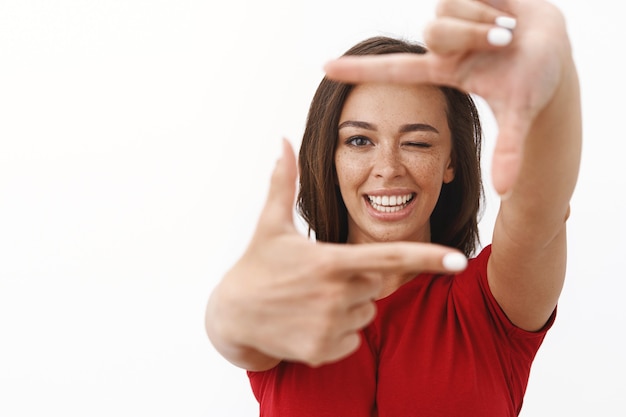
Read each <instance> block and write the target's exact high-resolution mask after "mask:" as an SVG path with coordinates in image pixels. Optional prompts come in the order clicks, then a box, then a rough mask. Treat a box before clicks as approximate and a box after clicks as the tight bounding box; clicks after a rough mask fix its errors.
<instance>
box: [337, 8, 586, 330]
mask: <svg viewBox="0 0 626 417" xmlns="http://www.w3.org/2000/svg"><path fill="white" fill-rule="evenodd" d="M501 16H506V17H507V18H511V17H513V18H515V19H516V22H517V25H516V26H515V28H514V29H513V30H512V32H510V33H508V32H506V30H507V29H505V28H503V27H499V26H498V25H497V24H496V22H497V20H496V19H497V18H498V17H501ZM494 34H495V35H496V36H494ZM511 34H512V36H510V35H511ZM424 35H425V39H426V43H427V45H428V47H429V50H430V52H429V53H427V54H426V55H421V56H415V55H410V54H397V55H391V56H390V55H388V56H369V57H346V58H340V59H338V60H335V61H332V62H330V63H328V64H327V66H326V73H327V75H328V76H329V77H330V78H333V79H336V80H339V81H345V82H356V83H358V82H401V83H431V84H438V85H449V86H454V87H457V88H460V89H462V90H465V91H469V92H472V93H475V94H478V95H480V96H481V97H483V98H484V99H485V100H486V101H487V102H488V103H489V105H490V107H491V109H492V110H493V112H494V115H495V117H496V120H497V122H498V127H499V132H498V139H497V142H496V147H495V150H494V155H493V166H492V173H493V181H494V184H493V185H494V187H495V189H496V191H497V192H498V193H500V194H501V195H504V196H505V198H504V199H503V202H502V204H501V209H500V212H499V214H498V217H497V220H496V225H495V228H494V236H493V246H492V256H491V258H490V262H489V266H488V274H489V284H490V287H491V289H492V291H493V294H494V296H495V298H496V300H497V301H498V303H499V304H500V305H501V307H502V308H503V310H504V311H505V313H506V314H507V315H508V317H509V318H510V319H511V321H512V322H513V323H515V324H516V325H517V326H519V327H521V328H524V329H528V330H536V329H538V328H540V327H542V326H543V324H544V323H545V322H546V320H547V319H548V317H549V315H550V313H551V312H552V311H553V310H554V307H555V306H556V302H557V300H558V297H559V294H560V292H561V289H562V286H563V279H564V276H565V264H566V235H565V221H566V219H567V216H568V213H569V200H570V197H571V195H572V193H573V190H574V186H575V184H576V179H577V175H578V166H579V161H580V152H581V114H580V95H579V85H578V77H577V74H576V68H575V65H574V62H573V59H572V54H571V48H570V44H569V39H568V35H567V31H566V28H565V22H564V19H563V15H562V14H561V12H560V11H559V10H558V9H557V8H555V7H554V6H553V5H552V4H550V3H549V2H547V1H544V0H478V1H476V0H441V1H440V2H439V6H438V8H437V19H435V21H434V22H432V24H431V25H429V26H428V27H427V29H426V31H425V34H424ZM505 35H506V36H505ZM494 38H495V39H496V40H498V41H499V42H494V41H493V39H494ZM490 39H491V41H490Z"/></svg>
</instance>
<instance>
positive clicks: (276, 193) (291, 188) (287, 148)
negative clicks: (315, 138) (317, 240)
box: [257, 139, 298, 235]
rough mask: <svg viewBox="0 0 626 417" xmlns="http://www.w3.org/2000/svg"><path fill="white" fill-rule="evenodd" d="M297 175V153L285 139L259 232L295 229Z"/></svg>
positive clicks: (261, 217)
mask: <svg viewBox="0 0 626 417" xmlns="http://www.w3.org/2000/svg"><path fill="white" fill-rule="evenodd" d="M297 177H298V169H297V165H296V155H295V153H294V151H293V148H292V146H291V144H290V143H289V141H288V140H287V139H283V153H282V155H281V157H280V158H279V159H278V161H277V162H276V167H275V168H274V172H273V173H272V178H271V181H270V187H269V191H268V193H267V200H266V202H265V206H264V207H263V210H262V211H261V216H260V218H259V224H258V226H257V234H259V233H260V234H265V235H267V234H275V233H277V232H284V231H288V230H293V229H294V225H293V205H294V200H295V196H296V180H297Z"/></svg>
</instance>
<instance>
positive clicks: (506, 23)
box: [496, 16, 517, 30]
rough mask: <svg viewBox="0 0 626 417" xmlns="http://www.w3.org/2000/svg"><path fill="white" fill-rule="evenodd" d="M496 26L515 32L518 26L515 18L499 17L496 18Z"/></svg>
mask: <svg viewBox="0 0 626 417" xmlns="http://www.w3.org/2000/svg"><path fill="white" fill-rule="evenodd" d="M496 25H498V26H500V27H501V28H505V29H509V30H513V29H515V25H517V20H516V19H515V18H514V17H509V16H498V17H496Z"/></svg>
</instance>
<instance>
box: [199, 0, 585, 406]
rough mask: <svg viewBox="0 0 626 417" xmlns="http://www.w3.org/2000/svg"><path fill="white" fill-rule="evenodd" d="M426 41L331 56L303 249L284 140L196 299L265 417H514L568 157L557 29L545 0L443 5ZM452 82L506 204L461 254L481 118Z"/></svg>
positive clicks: (558, 20)
mask: <svg viewBox="0 0 626 417" xmlns="http://www.w3.org/2000/svg"><path fill="white" fill-rule="evenodd" d="M494 22H496V23H494ZM515 22H516V23H517V25H516V26H515V27H514V25H513V24H514V23H515ZM513 27H514V29H513ZM425 39H426V43H427V44H428V47H429V52H428V53H423V52H424V51H423V50H421V49H420V47H418V46H413V45H410V44H406V43H403V42H399V41H395V40H393V39H388V38H375V39H370V40H367V41H365V42H363V43H362V44H360V45H357V46H356V47H355V48H353V49H352V50H351V51H349V52H348V54H350V55H352V56H346V57H342V58H340V59H339V60H337V61H334V62H331V63H329V64H328V65H327V67H326V71H327V79H326V80H324V81H322V83H321V84H320V87H319V89H318V91H317V93H316V97H315V98H314V100H313V103H312V106H311V110H310V113H309V119H308V121H307V129H306V131H305V135H304V138H303V142H302V147H301V152H300V165H301V167H300V168H301V190H300V194H299V196H298V207H299V208H300V211H301V213H302V214H303V217H304V218H305V219H306V220H307V221H308V223H309V226H310V228H311V230H312V231H313V232H314V233H315V237H316V239H317V240H318V242H317V243H313V242H311V241H309V240H308V239H306V238H305V237H303V236H300V235H298V233H297V232H296V230H295V227H294V225H293V219H292V217H291V211H292V204H293V199H294V195H295V178H296V167H295V161H294V159H295V157H294V155H293V153H292V151H291V148H290V147H289V145H288V144H285V151H284V155H283V157H282V158H281V160H280V161H279V162H278V164H277V167H276V170H275V172H274V174H273V177H272V184H271V187H270V192H269V196H268V201H267V203H266V206H265V208H264V210H263V213H262V214H261V217H260V219H259V224H258V228H257V230H256V232H255V234H254V236H253V238H252V241H251V243H250V246H249V247H248V248H247V250H246V252H245V253H244V254H243V256H242V257H241V258H240V260H239V261H238V262H237V263H236V264H235V265H234V266H233V268H232V269H231V270H230V271H229V272H228V273H227V274H226V275H225V276H224V278H223V280H222V281H221V283H220V284H219V285H218V286H217V287H216V289H215V290H214V292H213V294H212V295H211V297H210V299H209V303H208V306H207V316H206V323H207V332H208V334H209V337H210V339H211V341H212V342H213V344H214V345H215V347H216V348H217V350H218V351H219V352H220V353H221V354H222V355H224V357H225V358H227V359H228V360H230V361H231V362H232V363H234V364H236V365H238V366H240V367H242V368H244V369H247V370H248V371H249V376H250V380H251V384H252V388H253V391H254V393H255V395H256V397H257V399H258V400H259V402H260V408H261V415H267V416H275V415H280V416H309V415H310V416H412V415H428V416H456V415H464V416H474V415H476V416H483V417H485V416H514V415H517V414H519V412H520V409H521V405H522V401H523V396H524V392H525V389H526V384H527V382H528V376H529V372H530V367H531V364H532V361H533V359H534V356H535V354H536V352H537V350H538V349H539V347H540V345H541V343H542V341H543V338H544V336H545V334H546V332H547V330H548V329H549V328H550V326H551V325H552V323H553V320H554V317H555V311H556V305H557V301H558V297H559V295H560V291H561V289H562V286H563V279H564V276H565V265H566V234H565V229H566V226H565V222H566V219H567V217H568V215H569V200H570V198H571V195H572V193H573V190H574V186H575V183H576V178H577V173H578V165H579V161H580V147H581V126H580V125H581V116H580V99H579V91H578V80H577V75H576V70H575V65H574V63H573V59H572V56H571V50H570V46H569V41H568V37H567V33H566V30H565V24H564V21H563V17H562V15H561V13H560V12H559V11H558V10H557V9H555V8H554V6H552V5H550V4H549V3H546V2H544V1H542V0H527V1H514V0H502V1H491V2H482V1H474V0H454V1H452V0H449V1H442V2H441V4H440V7H438V16H437V19H436V20H435V21H434V22H433V23H432V24H431V25H430V26H429V27H428V28H427V30H426V32H425ZM397 52H402V53H400V54H398V53H397ZM407 52H408V53H407ZM354 55H368V56H354ZM331 79H332V80H333V81H330V80H331ZM343 83H351V84H350V85H348V84H343ZM441 85H445V86H449V87H445V88H444V87H437V86H441ZM450 87H452V88H450ZM459 90H460V91H470V92H472V93H476V94H479V95H481V96H482V97H483V98H484V99H485V100H486V101H487V102H488V103H489V105H490V106H491V108H492V110H493V112H494V115H495V117H496V120H497V121H498V126H499V134H498V142H497V145H496V149H495V153H494V160H493V179H494V187H495V188H496V190H497V191H498V192H499V193H500V194H501V195H502V196H503V199H502V203H501V206H500V211H499V214H498V217H497V220H496V224H495V227H494V231H493V240H492V243H491V244H490V245H487V246H485V247H484V248H483V249H482V250H480V252H479V253H478V254H477V255H476V256H475V257H474V258H471V259H470V260H469V262H467V261H466V258H465V256H473V255H474V252H475V249H476V248H477V228H476V227H477V226H476V216H477V213H478V209H479V201H480V191H481V183H480V173H479V169H478V160H479V153H480V152H479V151H480V141H479V139H480V127H479V124H478V122H477V118H476V111H475V108H474V106H473V104H472V102H471V99H470V97H469V96H468V95H466V94H463V93H461V92H460V91H459ZM345 243H347V244H345ZM464 255H465V256H464Z"/></svg>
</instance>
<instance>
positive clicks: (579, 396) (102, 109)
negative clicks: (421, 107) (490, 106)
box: [0, 0, 626, 417]
mask: <svg viewBox="0 0 626 417" xmlns="http://www.w3.org/2000/svg"><path fill="white" fill-rule="evenodd" d="M556 3H557V4H558V5H560V6H561V8H562V10H563V11H564V13H565V15H566V17H567V19H568V22H569V23H568V24H569V30H570V34H571V38H572V41H573V44H574V54H575V59H576V61H577V63H578V67H579V71H580V76H581V82H582V90H583V100H584V103H583V107H584V108H583V111H584V134H585V144H584V156H583V163H582V170H581V175H580V181H579V184H578V188H577V190H576V194H575V196H574V199H573V201H572V216H571V219H570V221H569V230H570V234H569V240H570V258H569V265H568V267H569V270H568V278H567V282H566V285H565V289H564V291H563V295H562V298H561V303H560V309H559V315H558V320H557V322H556V324H555V326H554V328H553V329H552V330H551V331H550V333H549V334H548V337H547V338H546V341H545V343H544V345H543V347H542V349H541V350H540V352H539V354H538V356H537V359H536V361H535V364H534V367H533V370H532V374H531V379H530V383H529V388H528V392H527V395H526V400H525V406H524V409H523V412H522V415H523V416H524V417H530V416H555V415H560V416H573V415H576V416H579V415H580V416H582V415H597V416H618V415H623V395H624V393H625V392H626V382H625V379H624V377H623V376H624V373H625V372H626V361H625V359H624V357H625V355H624V353H623V352H625V351H626V342H625V341H624V340H625V339H624V337H623V332H624V329H625V328H626V323H625V318H626V307H625V302H624V296H623V294H624V292H625V290H626V284H625V283H624V278H626V273H625V272H624V266H623V265H624V259H625V257H626V253H625V252H626V250H625V249H626V245H625V244H624V235H625V232H626V227H625V224H624V213H625V212H626V202H625V198H624V191H625V190H626V180H625V175H624V171H623V169H624V156H623V149H624V139H625V135H624V128H623V126H624V109H625V107H624V105H623V102H622V100H623V97H624V95H625V94H626V89H625V87H624V82H623V74H625V73H626V68H625V67H624V59H623V56H622V55H623V54H622V49H623V41H624V38H625V37H624V31H623V25H622V22H623V19H622V18H621V15H620V14H619V13H617V12H616V10H615V8H616V7H617V6H616V3H615V2H613V1H609V0H596V1H593V2H590V1H583V0H569V1H566V0H560V1H557V2H556ZM434 5H435V1H434V0H421V1H417V0H413V1H408V0H387V1H385V2H382V1H371V0H367V1H363V0H359V1H356V0H349V1H337V0H333V1H327V0H318V1H315V2H299V3H298V2H293V1H287V0H282V1H281V0H266V1H263V2H259V1H253V0H244V1H232V2H226V1H221V2H212V1H192V0H144V1H137V0H108V1H87V0H75V1H71V0H62V1H61V0H60V1H48V0H40V1H24V0H22V1H18V0H15V1H10V0H0V416H3V417H4V416H7V417H17V416H38V415H63V416H94V417H95V416H113V415H115V416H124V417H125V416H144V415H145V416H148V415H149V416H155V417H161V416H163V417H165V416H185V417H191V416H255V415H256V414H257V406H256V402H255V400H254V398H253V396H252V393H251V391H250V389H249V386H248V381H247V378H246V376H245V374H244V372H243V371H241V370H239V369H237V368H235V367H233V366H232V365H230V364H228V363H227V362H225V361H224V360H223V359H222V358H221V357H220V356H219V355H218V354H217V353H216V352H215V351H214V350H213V348H212V346H211V345H210V343H209V342H208V339H207V338H206V336H205V334H204V327H203V319H204V317H203V316H204V307H205V303H206V299H207V297H208V294H209V293H210V291H211V289H212V288H213V286H214V285H215V284H216V283H217V282H218V280H219V279H220V276H221V275H222V274H223V272H224V271H225V270H226V269H227V268H228V266H229V265H230V264H231V263H232V262H233V261H234V260H235V259H236V257H237V256H238V254H239V253H240V252H241V251H242V250H243V248H244V247H245V245H246V243H247V240H248V238H249V237H250V235H251V233H252V230H253V227H254V224H255V222H256V218H257V216H258V213H259V209H260V207H261V206H262V204H263V200H264V197H265V192H266V191H267V184H268V179H269V174H270V171H271V169H272V167H273V165H274V162H275V159H276V157H277V156H278V154H279V152H280V141H281V138H282V137H283V136H285V137H288V138H289V139H291V141H292V143H294V145H295V146H296V147H297V146H298V145H299V140H300V135H301V134H302V130H303V126H304V120H305V117H306V111H307V109H308V104H309V101H310V99H311V97H312V94H313V91H314V89H315V88H316V86H317V83H318V82H319V80H320V78H321V77H322V75H323V73H322V70H321V68H322V65H323V64H324V62H325V61H326V60H328V59H330V58H333V57H335V56H337V55H339V54H340V53H342V52H343V51H344V50H345V49H347V48H348V47H350V46H351V45H352V44H353V43H355V42H357V41H359V40H361V39H362V38H365V37H367V36H371V35H378V34H387V35H394V36H401V37H406V38H409V39H414V40H420V39H421V32H422V29H423V27H424V24H425V23H426V22H427V21H428V20H430V19H431V18H432V16H433V13H434V7H435V6H434ZM616 99H618V100H617V101H616ZM484 120H485V127H486V130H487V138H486V139H485V143H486V145H485V146H486V152H485V157H484V169H485V172H486V173H487V174H488V172H489V162H490V158H491V154H490V149H491V146H492V145H493V139H494V134H495V128H494V126H493V124H492V120H491V119H490V115H489V113H488V111H485V119H484ZM486 185H487V191H488V196H489V210H488V211H487V213H486V215H485V219H484V221H483V223H482V234H483V236H484V237H483V240H484V241H487V242H488V240H489V234H490V228H491V225H492V220H493V213H494V211H495V210H496V208H497V199H495V198H494V197H493V192H492V190H491V186H490V179H489V177H488V176H487V178H486Z"/></svg>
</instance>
